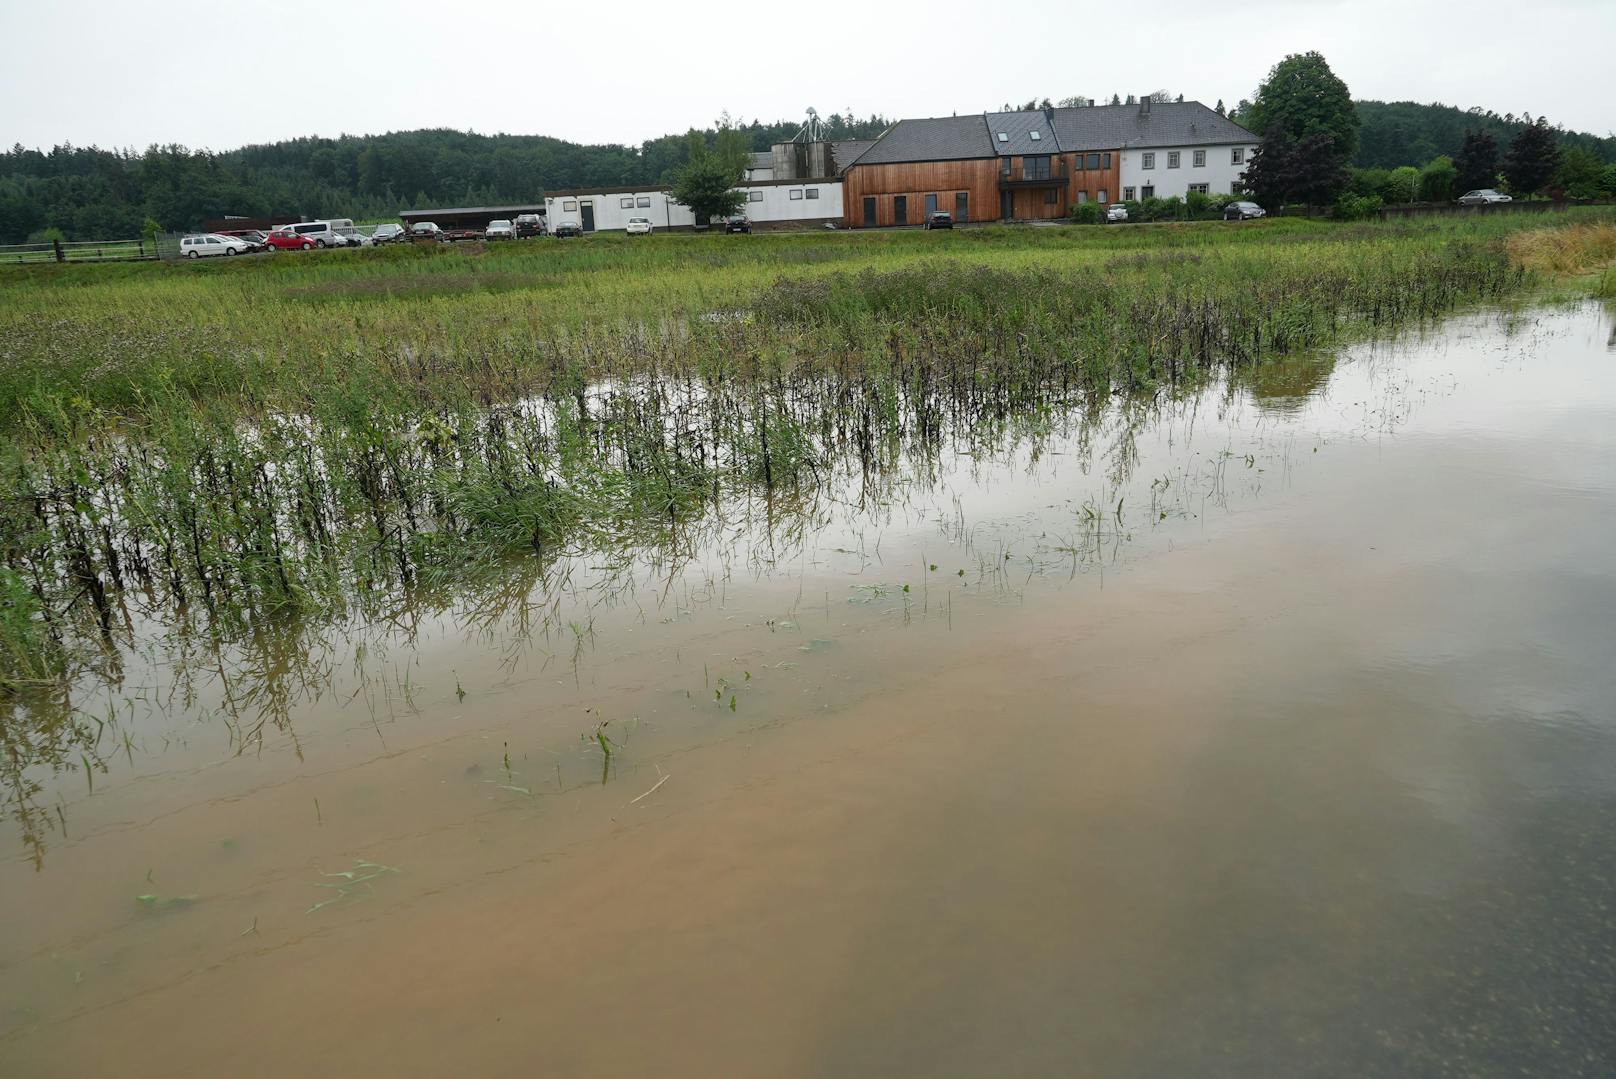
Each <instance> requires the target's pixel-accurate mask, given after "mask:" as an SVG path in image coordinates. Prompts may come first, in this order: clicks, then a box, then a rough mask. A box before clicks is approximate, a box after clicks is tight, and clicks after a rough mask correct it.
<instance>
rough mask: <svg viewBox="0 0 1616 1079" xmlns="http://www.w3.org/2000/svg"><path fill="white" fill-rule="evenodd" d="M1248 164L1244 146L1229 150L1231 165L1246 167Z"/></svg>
mask: <svg viewBox="0 0 1616 1079" xmlns="http://www.w3.org/2000/svg"><path fill="white" fill-rule="evenodd" d="M1245 163H1246V148H1245V147H1244V146H1235V147H1231V148H1230V150H1229V164H1231V165H1244V164H1245Z"/></svg>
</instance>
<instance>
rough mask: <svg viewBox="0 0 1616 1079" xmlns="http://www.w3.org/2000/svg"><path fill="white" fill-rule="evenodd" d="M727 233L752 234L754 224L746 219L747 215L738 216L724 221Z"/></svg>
mask: <svg viewBox="0 0 1616 1079" xmlns="http://www.w3.org/2000/svg"><path fill="white" fill-rule="evenodd" d="M724 231H725V232H751V231H752V222H750V221H748V220H747V219H746V215H745V214H736V215H735V216H734V217H727V218H725V219H724Z"/></svg>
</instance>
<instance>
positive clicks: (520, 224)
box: [516, 214, 544, 240]
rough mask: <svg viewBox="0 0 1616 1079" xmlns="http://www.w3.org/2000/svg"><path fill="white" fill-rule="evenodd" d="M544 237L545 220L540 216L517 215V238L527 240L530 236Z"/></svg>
mask: <svg viewBox="0 0 1616 1079" xmlns="http://www.w3.org/2000/svg"><path fill="white" fill-rule="evenodd" d="M543 235H544V218H543V217H540V216H539V215H538V214H517V215H516V238H517V239H518V240H522V239H526V238H527V237H529V236H543Z"/></svg>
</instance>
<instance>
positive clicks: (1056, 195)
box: [1044, 187, 1060, 206]
mask: <svg viewBox="0 0 1616 1079" xmlns="http://www.w3.org/2000/svg"><path fill="white" fill-rule="evenodd" d="M1059 204H1060V188H1058V187H1051V188H1046V189H1045V191H1044V205H1045V206H1058V205H1059Z"/></svg>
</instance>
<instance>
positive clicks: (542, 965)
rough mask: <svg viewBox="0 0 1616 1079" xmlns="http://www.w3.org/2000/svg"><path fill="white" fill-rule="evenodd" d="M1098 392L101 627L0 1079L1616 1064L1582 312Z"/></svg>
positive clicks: (1603, 650)
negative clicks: (774, 487) (684, 520)
mask: <svg viewBox="0 0 1616 1079" xmlns="http://www.w3.org/2000/svg"><path fill="white" fill-rule="evenodd" d="M1121 400H1122V399H1121V398H1118V401H1119V403H1117V404H1115V405H1113V406H1111V407H1108V408H1106V409H1103V410H1100V411H1094V410H1088V411H1079V412H1074V411H1070V410H1066V409H1062V408H1058V407H1052V408H1048V409H1045V410H1043V411H1041V412H1039V413H1038V414H1036V415H1031V416H1020V417H1017V418H1016V419H1015V420H1014V422H1010V421H1007V420H1005V419H1003V418H1002V417H1001V418H999V419H997V420H994V419H991V418H990V417H988V416H987V414H986V413H983V414H978V415H973V416H972V417H970V418H969V422H964V423H962V424H961V425H960V426H959V428H958V429H953V430H949V431H947V432H946V433H945V434H944V435H943V436H942V437H941V438H940V439H939V440H938V442H937V447H938V449H937V452H935V453H933V454H929V455H926V456H925V457H924V458H923V459H922V458H909V459H906V460H905V461H904V462H903V465H904V467H901V468H885V469H881V470H879V471H872V470H871V469H870V468H868V467H862V468H861V467H856V466H854V467H847V468H842V469H838V470H836V472H835V475H834V482H832V483H829V484H827V485H825V487H824V488H823V489H819V490H814V491H807V490H805V491H803V492H800V493H799V495H798V496H797V497H795V498H791V499H788V498H786V496H784V495H783V494H782V495H780V496H778V497H777V498H766V497H764V496H761V495H755V496H749V497H744V498H735V499H729V500H726V501H725V502H724V504H723V505H722V506H721V507H720V508H719V509H718V510H715V511H713V512H711V513H708V514H707V515H705V516H704V517H703V518H702V519H701V520H700V521H699V522H695V523H692V524H690V525H688V526H687V527H683V528H680V529H678V530H675V531H673V532H672V534H670V535H669V536H666V537H663V540H662V542H660V543H658V544H656V545H654V546H646V547H643V548H631V549H628V550H623V549H616V550H615V552H614V553H611V554H605V553H598V552H597V553H593V554H590V553H572V554H569V555H566V556H560V557H555V558H552V559H548V560H545V561H543V562H540V561H538V560H536V559H535V560H533V561H532V563H531V565H530V564H528V563H524V562H522V561H521V560H516V561H515V562H514V563H513V565H512V566H511V568H510V571H509V572H508V573H504V574H499V575H496V576H493V577H488V578H484V579H483V583H482V584H481V585H479V586H478V587H475V588H457V589H455V590H453V591H452V592H446V593H444V594H443V595H442V596H441V597H440V598H438V599H437V600H435V601H432V602H421V603H417V604H413V605H400V606H399V607H398V608H397V609H394V610H388V611H386V612H384V616H382V617H376V616H374V613H373V612H366V614H365V615H364V616H363V617H361V616H360V615H359V614H357V613H356V614H354V615H353V616H352V617H350V618H348V619H346V620H343V619H338V620H337V621H335V622H325V623H320V624H318V625H315V626H307V625H306V626H302V627H301V628H298V629H297V630H295V631H291V630H289V631H287V632H286V633H283V634H266V633H260V634H258V635H256V636H253V637H250V638H248V639H247V641H246V643H242V642H241V641H232V642H231V643H229V644H228V645H225V644H221V643H220V642H219V641H217V640H209V639H205V638H202V639H198V638H196V637H191V636H187V635H185V634H183V633H181V634H175V635H161V634H156V633H143V632H142V627H141V626H140V625H139V624H138V616H136V615H132V614H130V613H128V612H127V611H126V612H124V613H123V617H124V618H125V619H127V620H128V623H129V625H128V628H129V630H130V634H131V639H134V640H141V641H145V642H147V643H146V646H145V647H142V648H134V649H131V650H129V651H128V652H127V654H125V655H122V656H120V657H119V669H118V675H117V679H116V680H112V681H108V682H104V683H96V684H86V685H84V686H82V687H81V688H80V690H79V692H78V695H77V697H76V700H75V704H76V711H74V712H73V713H71V714H68V715H64V716H63V717H61V718H59V719H58V720H55V721H52V722H39V723H35V724H34V725H32V726H29V727H27V728H26V731H25V733H17V732H16V731H15V730H14V731H13V732H12V733H10V734H8V745H7V749H8V760H7V762H6V763H5V765H4V770H3V780H4V783H5V789H4V792H3V797H4V799H5V810H6V816H5V821H4V827H5V832H4V835H3V839H4V842H5V846H4V848H3V859H0V895H3V897H4V909H5V911H6V914H7V917H6V918H5V919H4V920H3V921H0V1074H5V1075H15V1076H24V1075H27V1076H80V1075H88V1074H96V1073H102V1072H105V1073H112V1072H116V1073H117V1074H119V1075H125V1076H148V1075H150V1076H168V1075H191V1074H220V1075H232V1076H257V1075H265V1076H270V1075H274V1076H285V1075H297V1074H310V1073H315V1072H332V1073H335V1072H347V1073H351V1074H395V1075H445V1074H461V1075H496V1074H508V1073H515V1072H517V1071H518V1070H520V1071H521V1072H523V1073H527V1074H544V1075H558V1076H562V1075H564V1076H574V1075H623V1074H660V1075H677V1076H683V1075H691V1076H713V1075H780V1076H819V1075H844V1076H845V1075H859V1076H865V1075H868V1076H876V1075H904V1074H908V1075H933V1076H935V1075H959V1076H977V1075H1029V1076H1032V1075H1054V1074H1062V1075H1100V1076H1118V1075H1122V1076H1133V1075H1137V1076H1160V1075H1218V1076H1250V1075H1258V1074H1270V1075H1292V1076H1304V1075H1331V1076H1335V1075H1355V1076H1356V1075H1399V1076H1401V1075H1521V1074H1542V1075H1608V1074H1611V1073H1612V1071H1616V1023H1613V1022H1612V1020H1611V1017H1612V1016H1613V1015H1616V668H1613V666H1612V663H1611V657H1612V655H1613V654H1616V542H1613V537H1616V323H1613V320H1612V316H1611V314H1610V313H1609V312H1608V310H1606V309H1602V308H1600V307H1598V306H1594V305H1584V306H1581V307H1574V308H1556V309H1545V310H1539V311H1535V312H1529V313H1525V314H1510V315H1506V314H1497V313H1487V314H1474V315H1468V316H1464V317H1461V318H1459V319H1456V320H1453V321H1450V322H1448V323H1446V324H1445V325H1443V326H1442V327H1440V328H1439V329H1437V330H1432V331H1429V332H1426V333H1423V334H1419V335H1412V336H1409V337H1407V338H1404V339H1401V340H1399V341H1397V342H1395V343H1390V344H1379V345H1374V346H1362V347H1357V348H1352V349H1348V350H1345V351H1343V352H1342V353H1341V354H1339V355H1335V356H1328V357H1320V356H1316V357H1310V358H1306V359H1300V360H1295V361H1291V362H1288V363H1285V364H1283V365H1275V366H1269V367H1263V368H1260V369H1258V372H1257V373H1256V374H1255V375H1248V374H1244V373H1242V374H1238V375H1234V376H1229V377H1227V378H1220V379H1219V380H1218V381H1216V382H1215V383H1214V384H1212V385H1210V386H1207V387H1206V388H1204V389H1203V390H1200V391H1197V392H1194V393H1188V394H1184V395H1180V396H1171V397H1163V398H1160V399H1157V400H1154V401H1151V402H1148V403H1138V402H1132V403H1121ZM775 452H776V453H778V452H779V450H778V448H776V451H775ZM864 460H865V461H866V463H867V461H868V457H866V458H865V459H864Z"/></svg>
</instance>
